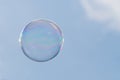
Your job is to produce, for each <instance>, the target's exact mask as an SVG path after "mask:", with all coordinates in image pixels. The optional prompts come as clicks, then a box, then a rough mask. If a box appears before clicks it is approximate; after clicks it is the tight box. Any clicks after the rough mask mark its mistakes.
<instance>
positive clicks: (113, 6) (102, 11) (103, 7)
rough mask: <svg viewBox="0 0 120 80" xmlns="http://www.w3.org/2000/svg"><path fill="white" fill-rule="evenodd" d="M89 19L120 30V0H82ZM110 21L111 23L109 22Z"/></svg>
mask: <svg viewBox="0 0 120 80" xmlns="http://www.w3.org/2000/svg"><path fill="white" fill-rule="evenodd" d="M80 1H81V4H82V6H83V8H84V10H85V12H86V15H87V16H88V18H89V19H91V20H95V21H97V22H102V23H105V22H107V24H108V26H109V27H110V28H112V29H115V30H119V31H120V0H80ZM108 22H109V23H108Z"/></svg>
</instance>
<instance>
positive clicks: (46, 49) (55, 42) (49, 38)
mask: <svg viewBox="0 0 120 80" xmlns="http://www.w3.org/2000/svg"><path fill="white" fill-rule="evenodd" d="M63 40H64V39H63V34H62V32H61V30H60V28H59V27H58V26H57V25H56V24H55V23H53V22H51V21H48V20H36V21H32V22H30V23H29V24H28V25H26V26H25V28H24V30H23V31H22V33H21V35H20V38H19V41H20V44H21V48H22V51H23V52H24V54H25V55H26V56H27V57H28V58H30V59H32V60H34V61H37V62H45V61H49V60H51V59H53V58H54V57H55V56H57V54H58V53H59V52H60V50H61V48H62V45H63Z"/></svg>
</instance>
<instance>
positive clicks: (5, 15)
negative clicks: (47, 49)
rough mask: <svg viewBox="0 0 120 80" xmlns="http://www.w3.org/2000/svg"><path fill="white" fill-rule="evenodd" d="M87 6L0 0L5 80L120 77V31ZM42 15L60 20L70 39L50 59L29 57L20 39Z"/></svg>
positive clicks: (0, 70)
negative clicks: (99, 17) (22, 48)
mask: <svg viewBox="0 0 120 80" xmlns="http://www.w3.org/2000/svg"><path fill="white" fill-rule="evenodd" d="M81 1H82V0H81ZM92 1H93V0H92ZM111 1H112V0H111ZM88 7H89V6H88ZM86 10H87V9H86ZM86 10H85V7H84V6H83V5H82V4H81V2H80V0H0V80H120V32H119V31H115V30H112V29H111V28H108V26H107V27H106V24H108V22H107V21H106V23H104V22H105V21H104V20H103V19H104V18H102V19H100V22H99V21H97V20H96V19H97V18H96V16H94V11H93V12H92V13H90V15H87V13H86ZM89 10H90V9H88V12H89ZM95 14H97V13H95ZM91 15H92V16H91ZM94 17H95V18H94ZM41 18H42V19H50V20H52V21H55V22H56V23H57V24H58V25H59V26H60V28H61V29H62V31H63V33H64V39H65V43H64V47H63V50H62V51H61V52H60V53H59V55H58V56H57V57H56V58H54V59H53V60H51V61H48V62H45V63H37V62H34V61H31V60H30V59H28V58H27V57H26V56H25V55H24V54H23V52H22V50H21V48H20V45H19V42H18V38H19V34H20V32H21V30H22V29H23V27H24V26H25V25H26V24H27V23H29V22H30V21H32V20H36V19H41ZM105 20H106V19H105ZM102 21H103V22H102ZM117 26H118V25H117ZM114 27H115V26H114Z"/></svg>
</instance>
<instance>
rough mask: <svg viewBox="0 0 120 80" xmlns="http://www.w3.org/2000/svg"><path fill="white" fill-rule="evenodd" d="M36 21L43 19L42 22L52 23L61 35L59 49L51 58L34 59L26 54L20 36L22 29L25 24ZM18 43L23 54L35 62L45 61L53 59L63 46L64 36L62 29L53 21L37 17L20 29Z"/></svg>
mask: <svg viewBox="0 0 120 80" xmlns="http://www.w3.org/2000/svg"><path fill="white" fill-rule="evenodd" d="M36 21H43V22H46V23H49V24H50V25H54V28H55V29H56V28H57V30H58V31H59V32H60V34H61V36H62V41H61V43H60V46H59V47H60V49H59V50H58V51H57V53H56V54H55V55H54V56H53V57H51V58H49V59H46V60H37V59H34V58H32V57H30V56H29V55H28V54H27V52H26V51H25V50H24V48H23V45H22V36H23V32H24V30H25V29H26V28H27V26H28V25H29V24H31V23H33V22H36ZM19 43H20V46H21V49H22V51H23V53H24V55H25V56H26V57H28V58H29V59H30V60H32V61H35V62H47V61H50V60H52V59H54V58H55V57H56V56H57V55H58V54H59V52H60V51H61V49H62V48H63V44H64V36H63V33H62V30H61V29H60V27H59V26H58V25H57V24H56V23H55V22H54V21H51V20H48V19H38V20H33V21H31V22H29V23H28V24H27V25H26V26H25V27H24V28H23V29H22V31H21V33H20V36H19Z"/></svg>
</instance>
